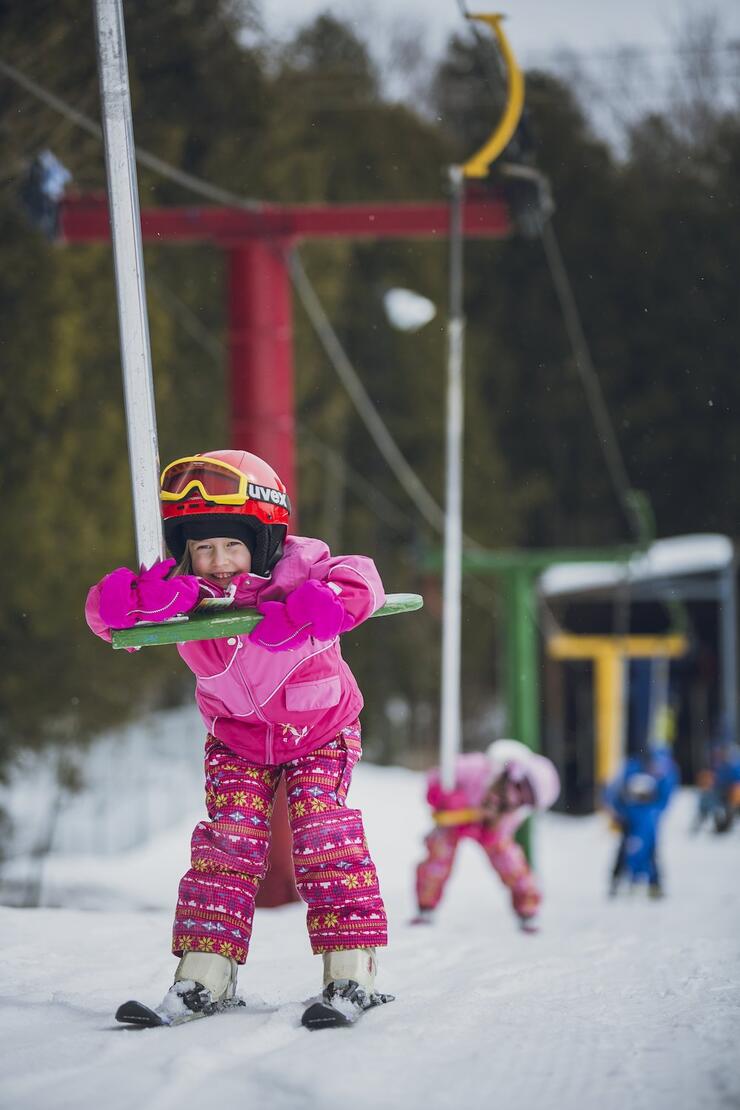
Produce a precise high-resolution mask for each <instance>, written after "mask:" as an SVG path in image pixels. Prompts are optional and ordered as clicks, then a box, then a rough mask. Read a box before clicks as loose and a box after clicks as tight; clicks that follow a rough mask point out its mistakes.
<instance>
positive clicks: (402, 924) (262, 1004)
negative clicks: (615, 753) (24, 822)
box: [0, 750, 740, 1110]
mask: <svg viewBox="0 0 740 1110" xmlns="http://www.w3.org/2000/svg"><path fill="white" fill-rule="evenodd" d="M190 755H191V757H192V767H193V773H194V775H196V776H198V777H199V773H200V766H199V758H198V757H197V756H196V755H195V752H194V751H192V750H191V752H190ZM350 802H351V804H354V805H358V806H360V807H361V808H362V810H363V812H364V814H365V821H366V827H367V832H368V838H369V842H370V845H371V849H372V851H373V854H374V856H375V858H376V862H377V864H378V867H379V870H380V874H381V880H382V882H383V887H384V894H385V896H386V900H387V904H388V909H389V917H390V925H391V945H390V947H389V948H388V949H387V950H386V951H384V952H381V953H380V973H379V976H378V983H377V986H378V989H379V990H381V991H390V992H392V993H394V994H395V995H396V1001H394V1002H392V1003H390V1004H389V1005H387V1006H382V1007H379V1008H378V1009H375V1010H371V1011H370V1012H368V1013H367V1014H366V1015H365V1016H364V1017H363V1018H362V1019H361V1020H360V1022H359V1024H358V1025H357V1026H355V1027H353V1028H352V1029H347V1030H342V1029H340V1030H332V1031H328V1030H326V1031H320V1032H316V1033H309V1032H308V1031H306V1030H305V1029H303V1028H302V1027H301V1026H300V1016H301V1012H302V1008H303V1004H304V1002H305V1001H306V1000H307V999H308V998H309V997H311V996H313V995H315V994H316V993H318V991H319V990H320V985H321V961H320V960H319V959H318V958H316V957H313V956H312V955H311V953H310V950H309V947H308V942H307V938H306V932H305V927H304V909H303V907H302V906H301V905H293V906H287V907H283V908H280V909H277V910H260V911H258V913H257V918H256V922H255V930H254V938H253V948H252V952H251V954H250V958H249V962H248V964H247V966H246V967H245V968H244V969H242V971H241V975H240V983H239V992H240V994H241V995H242V996H243V998H244V999H245V1001H246V1006H245V1007H243V1008H239V1009H234V1010H231V1011H230V1012H228V1013H226V1014H223V1015H218V1016H215V1017H212V1018H208V1019H206V1020H203V1021H196V1022H192V1023H188V1024H187V1025H183V1026H179V1027H178V1028H176V1029H152V1030H129V1029H125V1028H123V1027H120V1026H117V1025H116V1024H115V1022H114V1020H113V1014H114V1011H115V1009H116V1007H117V1005H118V1004H119V1003H120V1002H122V1001H125V1000H126V999H128V998H131V997H137V998H139V999H140V1000H141V1001H143V1002H145V1003H146V1004H148V1005H156V1004H157V1003H159V1002H160V1000H161V998H162V996H163V995H164V993H165V991H166V990H167V988H168V986H169V985H170V983H171V981H172V974H173V970H174V965H175V961H174V959H173V957H172V956H171V955H170V954H169V950H168V949H169V931H170V924H171V910H172V903H173V898H174V892H175V888H176V884H177V880H178V878H179V875H180V872H181V871H182V870H183V868H184V867H185V865H186V862H187V854H188V840H189V835H190V831H191V828H192V826H193V825H194V824H195V822H196V820H198V819H199V818H200V817H201V812H200V810H199V809H198V808H197V807H195V808H193V809H192V811H190V809H189V807H188V811H187V812H184V813H183V814H182V817H181V818H180V819H179V821H178V823H177V826H176V827H173V828H171V829H169V830H166V831H161V832H159V833H157V834H156V835H155V836H154V837H153V838H152V839H151V840H150V841H148V842H147V843H146V844H143V845H140V846H138V847H136V848H133V849H129V850H127V851H122V852H119V853H116V854H114V855H111V854H106V855H103V856H92V855H80V854H72V853H70V852H67V853H66V854H65V855H53V856H52V857H50V859H49V860H48V862H47V865H46V871H45V884H44V890H45V898H46V901H47V902H51V903H54V904H53V905H46V906H45V907H44V908H41V909H20V908H12V907H9V906H0V935H2V937H3V956H4V973H3V976H2V993H1V995H0V1036H1V1037H2V1043H3V1047H4V1049H5V1054H4V1055H5V1063H4V1065H3V1083H2V1090H3V1094H2V1097H0V1105H2V1106H3V1107H6V1106H7V1107H8V1108H10V1107H12V1108H13V1110H39V1108H43V1110H63V1108H64V1110H66V1108H70V1110H71V1108H73V1107H74V1110H87V1108H89V1110H98V1108H99V1107H100V1108H101V1110H102V1108H103V1107H105V1108H106V1110H124V1108H126V1110H130V1108H131V1107H132V1106H136V1107H145V1108H147V1110H149V1108H156V1110H169V1108H172V1110H175V1108H178V1110H179V1108H181V1107H183V1106H194V1107H197V1106H206V1105H207V1106H212V1107H227V1106H231V1105H235V1106H236V1105H238V1106H243V1107H252V1106H254V1107H257V1106H259V1107H265V1108H269V1110H283V1108H285V1110H296V1108H297V1110H309V1108H314V1107H317V1108H318V1107H321V1108H322V1110H346V1108H347V1107H351V1108H352V1110H365V1108H367V1110H370V1108H372V1110H376V1108H378V1107H381V1106H382V1107H392V1108H393V1107H398V1108H401V1107H403V1108H404V1110H416V1108H418V1110H435V1108H440V1110H442V1108H443V1107H444V1108H447V1107H450V1106H459V1107H461V1108H465V1110H477V1108H480V1110H484V1108H485V1110H491V1108H492V1107H493V1106H500V1107H504V1108H506V1110H530V1108H531V1110H555V1108H556V1107H557V1108H558V1110H560V1108H561V1107H567V1108H568V1110H580V1108H583V1110H587V1108H588V1110H591V1108H593V1107H597V1106H598V1108H599V1110H627V1108H628V1110H642V1108H644V1110H648V1108H650V1110H684V1108H685V1110H695V1108H696V1107H702V1110H712V1108H715V1107H716V1108H721V1107H722V1108H724V1107H728V1108H729V1107H732V1106H738V1105H740V1074H739V1073H738V1068H737V1047H736V1042H737V1032H736V1030H737V1022H738V1017H739V1016H740V1009H739V1003H740V946H739V944H738V932H739V929H738V927H739V926H740V912H739V911H740V884H738V881H737V875H738V860H739V857H740V851H739V845H740V841H739V840H738V833H737V832H736V831H735V832H731V833H729V834H727V835H726V836H715V835H713V834H711V833H710V832H708V831H707V832H704V831H702V832H701V833H699V834H698V835H691V834H690V833H689V826H690V823H691V817H692V816H693V806H694V804H695V798H694V795H693V792H692V791H690V790H684V791H682V792H681V794H680V796H679V798H678V800H677V801H676V803H675V805H674V806H673V808H672V809H671V810H670V811H669V814H668V817H667V821H666V826H665V838H664V844H663V849H664V850H663V864H664V870H665V876H666V886H667V888H668V897H667V898H666V899H664V900H663V901H662V902H653V901H650V900H648V899H647V897H645V896H644V893H643V892H642V891H640V892H638V893H635V894H633V895H631V896H630V895H625V896H624V897H623V898H619V899H617V900H615V901H609V900H608V899H607V898H606V896H605V889H606V878H607V870H608V866H609V862H610V860H611V857H612V853H613V851H614V850H615V847H616V845H615V840H614V836H613V834H612V833H611V832H610V831H609V829H608V828H607V824H606V821H605V820H604V818H603V817H602V816H600V815H594V816H592V817H579V818H575V817H567V816H563V815H558V814H548V815H547V816H546V817H544V818H541V819H540V820H539V823H538V826H537V830H536V852H537V859H538V869H539V871H540V873H541V875H542V879H543V883H544V885H545V890H546V898H545V904H544V908H543V912H542V915H541V921H542V931H541V932H540V933H539V934H537V935H535V936H528V935H524V934H523V933H520V932H519V931H518V930H517V929H516V927H515V923H514V918H513V915H512V914H511V912H510V910H509V907H508V904H507V900H506V894H505V891H504V889H503V887H502V886H501V884H500V882H499V881H498V879H497V878H496V876H495V875H493V874H492V873H491V872H490V871H489V870H488V866H487V863H486V860H485V858H484V857H483V855H482V853H481V852H480V850H479V849H478V848H477V846H476V845H474V844H470V843H466V844H464V845H463V846H462V849H461V854H460V858H459V860H458V866H457V869H456V871H455V873H454V875H453V878H452V880H451V882H450V885H449V888H448V891H447V895H446V898H445V901H444V903H443V905H442V908H441V910H440V912H439V915H438V918H437V920H436V922H435V923H434V924H433V925H432V926H423V927H418V926H417V927H413V926H411V925H409V924H408V920H409V918H410V916H411V914H412V912H413V898H412V893H413V867H414V864H415V862H416V860H417V859H418V857H419V854H420V850H421V839H422V836H423V834H424V831H425V829H426V827H427V812H426V806H425V804H424V802H423V776H422V775H420V774H419V773H417V772H412V771H408V770H405V769H402V768H380V767H374V766H371V765H364V764H362V765H360V767H359V768H358V769H357V771H356V773H355V781H354V783H353V787H352V792H351V794H350ZM14 866H17V864H16V865H14ZM83 907H84V908H83Z"/></svg>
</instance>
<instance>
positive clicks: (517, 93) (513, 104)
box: [462, 14, 524, 177]
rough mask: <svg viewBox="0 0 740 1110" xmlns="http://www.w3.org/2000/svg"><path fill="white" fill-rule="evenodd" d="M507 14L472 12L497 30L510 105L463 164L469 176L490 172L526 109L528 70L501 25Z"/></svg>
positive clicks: (480, 175)
mask: <svg viewBox="0 0 740 1110" xmlns="http://www.w3.org/2000/svg"><path fill="white" fill-rule="evenodd" d="M504 18H505V16H503V15H501V14H498V15H470V16H468V19H478V20H480V21H481V22H482V23H487V24H488V26H489V27H490V28H491V30H492V31H493V33H494V34H495V36H496V38H497V40H498V44H499V49H500V50H501V53H502V54H503V56H504V62H505V63H506V75H507V89H506V107H505V108H504V113H503V115H502V117H501V119H500V121H499V123H498V126H497V127H496V129H495V131H494V132H493V134H492V135H491V137H490V139H488V140H487V142H485V143H484V144H483V146H482V147H481V148H480V150H479V151H478V152H477V153H476V154H474V155H473V157H472V158H468V160H467V162H465V163H464V164H463V166H462V172H463V175H464V176H465V177H485V176H486V175H487V174H488V170H489V168H490V165H491V163H492V162H495V160H496V159H497V158H498V156H499V154H500V153H501V151H502V150H504V149H505V148H506V147H507V146H508V144H509V142H510V141H511V137H512V135H513V134H514V132H515V131H516V129H517V127H518V125H519V120H520V119H521V117H522V111H523V109H524V74H523V73H522V71H521V70H520V68H519V66H518V65H517V62H516V58H515V57H514V52H513V51H512V49H511V46H510V45H509V40H508V39H507V37H506V35H505V34H504V32H503V28H502V27H501V23H502V21H503V20H504Z"/></svg>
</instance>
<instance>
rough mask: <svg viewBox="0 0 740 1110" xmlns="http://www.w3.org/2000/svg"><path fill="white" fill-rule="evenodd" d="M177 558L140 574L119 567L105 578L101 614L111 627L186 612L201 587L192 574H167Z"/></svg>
mask: <svg viewBox="0 0 740 1110" xmlns="http://www.w3.org/2000/svg"><path fill="white" fill-rule="evenodd" d="M174 565H175V560H174V559H166V560H165V561H164V562H158V563H154V564H153V565H152V566H151V567H149V569H148V570H142V571H141V572H140V573H139V575H138V576H137V575H135V574H133V573H132V572H131V571H130V570H128V569H127V568H126V567H118V569H117V570H114V571H113V573H112V574H109V575H108V577H107V578H105V579H104V580H103V584H102V586H101V589H100V617H101V619H102V620H104V621H105V623H106V624H107V626H108V628H131V627H132V626H133V625H134V624H136V622H137V621H164V620H167V619H168V617H177V616H179V615H180V614H181V613H187V612H188V610H189V609H192V608H193V606H194V605H195V603H196V601H197V600H198V593H199V589H200V587H199V586H198V581H197V579H196V578H194V577H193V576H192V575H188V574H182V575H180V574H177V575H175V577H174V578H169V579H168V578H166V575H167V574H169V572H170V571H171V570H172V568H173V567H174Z"/></svg>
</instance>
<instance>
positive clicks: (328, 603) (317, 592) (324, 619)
mask: <svg viewBox="0 0 740 1110" xmlns="http://www.w3.org/2000/svg"><path fill="white" fill-rule="evenodd" d="M285 608H286V609H287V610H288V616H289V617H290V619H291V620H292V621H293V623H294V624H295V625H297V626H298V627H299V628H300V627H301V625H303V624H306V622H308V623H309V624H310V625H311V635H312V636H315V637H316V639H317V640H333V639H334V637H335V636H338V635H339V633H340V632H341V631H342V629H343V625H344V619H345V617H346V615H347V614H346V612H345V609H344V606H343V605H342V603H341V601H340V600H339V599H338V597H337V595H336V594H335V593H334V591H333V590H332V589H331V588H330V587H329V586H327V585H325V583H323V582H317V581H316V580H315V579H309V581H308V582H304V583H303V585H301V586H299V587H298V589H297V590H293V593H292V594H288V596H287V597H286V599H285Z"/></svg>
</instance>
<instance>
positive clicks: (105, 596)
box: [100, 567, 138, 628]
mask: <svg viewBox="0 0 740 1110" xmlns="http://www.w3.org/2000/svg"><path fill="white" fill-rule="evenodd" d="M137 600H138V596H137V593H136V575H135V574H134V573H133V572H132V571H130V570H129V569H128V567H118V569H117V570H114V571H113V572H112V573H111V574H109V575H108V576H107V577H106V578H104V579H103V581H102V583H101V585H100V619H101V620H102V621H104V622H105V624H106V627H107V628H132V627H133V626H134V625H135V624H136V617H135V616H134V612H135V610H136V602H137Z"/></svg>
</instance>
